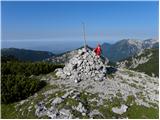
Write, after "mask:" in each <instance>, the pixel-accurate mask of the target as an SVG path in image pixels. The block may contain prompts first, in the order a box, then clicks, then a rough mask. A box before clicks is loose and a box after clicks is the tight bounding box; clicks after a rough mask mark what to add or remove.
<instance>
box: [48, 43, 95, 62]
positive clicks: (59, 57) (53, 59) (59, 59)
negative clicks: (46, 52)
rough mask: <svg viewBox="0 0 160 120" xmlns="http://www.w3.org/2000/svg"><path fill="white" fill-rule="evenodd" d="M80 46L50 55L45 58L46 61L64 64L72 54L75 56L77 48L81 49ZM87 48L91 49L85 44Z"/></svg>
mask: <svg viewBox="0 0 160 120" xmlns="http://www.w3.org/2000/svg"><path fill="white" fill-rule="evenodd" d="M82 47H83V46H82ZM82 47H80V48H77V49H75V50H72V51H68V52H64V53H62V54H58V55H56V56H53V57H50V58H48V59H46V61H49V62H53V63H61V64H62V63H63V64H65V63H67V62H68V61H69V60H70V59H71V58H73V56H75V55H76V54H77V53H78V50H79V49H81V48H82ZM87 48H88V49H90V50H92V49H93V48H91V47H90V46H88V45H87Z"/></svg>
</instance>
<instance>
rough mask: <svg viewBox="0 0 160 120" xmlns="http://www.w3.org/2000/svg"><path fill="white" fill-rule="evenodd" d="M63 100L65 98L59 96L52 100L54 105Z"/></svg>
mask: <svg viewBox="0 0 160 120" xmlns="http://www.w3.org/2000/svg"><path fill="white" fill-rule="evenodd" d="M62 101H63V99H62V98H60V97H57V98H55V99H54V100H53V101H52V105H56V104H59V103H61V102H62Z"/></svg>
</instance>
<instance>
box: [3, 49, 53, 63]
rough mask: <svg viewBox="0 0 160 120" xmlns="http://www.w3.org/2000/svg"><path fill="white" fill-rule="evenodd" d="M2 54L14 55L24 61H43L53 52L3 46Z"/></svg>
mask: <svg viewBox="0 0 160 120" xmlns="http://www.w3.org/2000/svg"><path fill="white" fill-rule="evenodd" d="M1 55H2V56H13V57H15V58H17V59H19V60H22V61H41V60H44V59H46V58H49V57H51V56H54V54H53V53H51V52H47V51H36V50H27V49H18V48H3V49H1Z"/></svg>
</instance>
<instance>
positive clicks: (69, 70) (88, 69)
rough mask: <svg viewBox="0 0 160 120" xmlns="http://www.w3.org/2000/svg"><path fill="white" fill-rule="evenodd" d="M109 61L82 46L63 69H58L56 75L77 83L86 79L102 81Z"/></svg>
mask: <svg viewBox="0 0 160 120" xmlns="http://www.w3.org/2000/svg"><path fill="white" fill-rule="evenodd" d="M107 63H108V59H106V58H105V59H104V58H102V57H99V56H96V54H95V53H94V52H93V51H91V50H90V49H87V51H86V50H85V49H84V48H82V49H79V50H78V53H77V55H75V56H74V57H73V58H72V59H70V60H69V62H68V63H67V64H66V65H65V67H64V68H63V69H56V75H57V76H59V77H60V78H62V79H71V80H73V81H74V82H75V83H78V82H80V81H82V80H86V79H92V80H95V81H102V80H104V77H105V76H106V73H107V69H106V67H105V66H106V65H107Z"/></svg>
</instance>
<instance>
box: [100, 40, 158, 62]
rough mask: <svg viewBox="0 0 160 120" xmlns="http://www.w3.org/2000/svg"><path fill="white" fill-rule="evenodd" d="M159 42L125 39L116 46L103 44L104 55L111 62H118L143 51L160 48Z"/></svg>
mask: <svg viewBox="0 0 160 120" xmlns="http://www.w3.org/2000/svg"><path fill="white" fill-rule="evenodd" d="M158 47H159V42H158V40H155V39H146V40H144V41H140V40H135V39H123V40H120V41H118V42H116V43H115V44H108V43H103V44H102V53H103V55H104V56H105V57H107V58H108V59H109V60H110V61H113V62H117V61H119V60H123V59H125V58H128V57H131V56H133V55H135V54H137V53H138V52H140V51H141V50H144V49H147V48H158Z"/></svg>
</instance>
